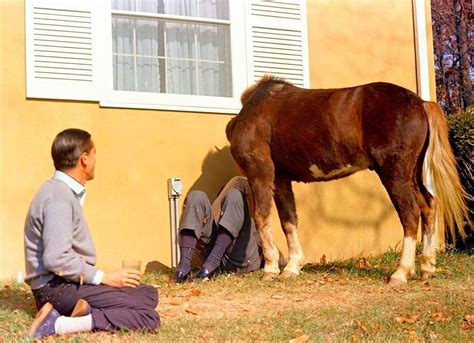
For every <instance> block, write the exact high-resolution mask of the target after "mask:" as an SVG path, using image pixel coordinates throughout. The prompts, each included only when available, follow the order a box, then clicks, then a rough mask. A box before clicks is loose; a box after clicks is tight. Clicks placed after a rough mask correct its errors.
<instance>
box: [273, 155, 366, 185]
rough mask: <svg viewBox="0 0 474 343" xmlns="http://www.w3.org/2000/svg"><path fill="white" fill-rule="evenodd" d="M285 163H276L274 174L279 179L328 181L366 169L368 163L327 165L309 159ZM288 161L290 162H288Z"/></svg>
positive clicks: (363, 161)
mask: <svg viewBox="0 0 474 343" xmlns="http://www.w3.org/2000/svg"><path fill="white" fill-rule="evenodd" d="M285 162H287V163H276V164H275V167H276V170H275V172H276V176H277V178H279V179H286V180H292V181H298V182H314V181H330V180H336V179H340V178H343V177H346V176H349V175H351V174H354V173H355V172H358V171H360V170H364V169H367V168H368V167H369V163H368V162H367V161H365V160H362V161H357V162H356V163H348V162H347V163H343V164H340V163H338V164H337V165H336V166H334V165H333V166H332V167H329V166H327V165H323V164H321V162H320V163H319V164H318V163H314V162H310V161H305V162H303V161H301V160H300V161H298V160H293V161H291V162H290V161H285ZM288 162H290V163H288Z"/></svg>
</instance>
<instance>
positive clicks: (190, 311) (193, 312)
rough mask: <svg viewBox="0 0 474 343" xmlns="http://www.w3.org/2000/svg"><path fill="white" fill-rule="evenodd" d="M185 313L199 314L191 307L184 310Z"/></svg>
mask: <svg viewBox="0 0 474 343" xmlns="http://www.w3.org/2000/svg"><path fill="white" fill-rule="evenodd" d="M185 311H186V312H188V313H191V314H194V315H198V314H199V311H198V310H197V309H195V308H192V307H189V308H187V309H185Z"/></svg>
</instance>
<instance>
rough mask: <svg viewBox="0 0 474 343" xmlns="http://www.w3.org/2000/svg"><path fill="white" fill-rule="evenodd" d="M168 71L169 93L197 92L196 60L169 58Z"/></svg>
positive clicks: (167, 85) (167, 84)
mask: <svg viewBox="0 0 474 343" xmlns="http://www.w3.org/2000/svg"><path fill="white" fill-rule="evenodd" d="M166 72H167V73H166V76H167V77H166V87H167V89H166V91H167V93H175V94H197V89H196V88H197V87H196V67H195V63H194V62H192V61H184V60H167V68H166Z"/></svg>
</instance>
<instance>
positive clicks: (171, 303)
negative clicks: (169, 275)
mask: <svg viewBox="0 0 474 343" xmlns="http://www.w3.org/2000/svg"><path fill="white" fill-rule="evenodd" d="M182 303H183V300H181V299H171V300H170V302H169V304H170V305H173V306H177V305H181V304H182Z"/></svg>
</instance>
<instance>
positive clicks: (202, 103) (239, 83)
mask: <svg viewBox="0 0 474 343" xmlns="http://www.w3.org/2000/svg"><path fill="white" fill-rule="evenodd" d="M106 12H107V13H108V15H107V16H106V20H105V22H104V26H105V30H103V32H102V35H103V37H102V39H101V41H103V42H104V43H105V44H104V47H103V53H102V54H100V55H101V61H100V65H102V66H103V68H101V69H102V70H103V71H104V87H103V92H102V94H101V97H100V105H101V106H103V107H123V108H141V109H159V110H170V111H190V112H211V113H228V114H234V113H238V111H239V110H240V108H241V104H240V92H241V91H242V90H243V89H245V87H246V86H247V84H248V82H247V69H248V65H247V51H246V48H245V47H246V43H245V39H246V36H245V20H244V13H245V8H244V2H243V1H239V0H229V20H221V19H207V18H198V17H183V16H176V15H163V14H153V13H148V12H134V15H133V16H132V15H131V13H130V12H129V11H121V10H112V8H111V2H110V5H109V7H108V8H107V11H106ZM113 14H118V15H124V14H125V15H127V16H130V17H141V18H145V17H148V18H151V17H153V18H162V19H172V20H176V19H178V20H181V21H191V22H197V21H199V22H203V23H205V22H216V23H224V22H225V23H227V22H228V23H229V26H230V41H231V45H230V46H231V64H232V66H231V71H232V97H215V96H205V95H189V94H170V93H152V92H136V91H119V90H114V89H113V84H114V82H113V81H114V80H113V77H114V75H113V49H112V41H113V39H112V16H113ZM242 68H243V71H242Z"/></svg>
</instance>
